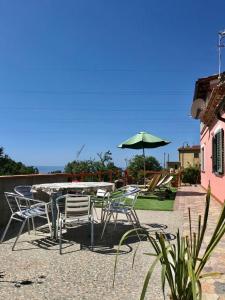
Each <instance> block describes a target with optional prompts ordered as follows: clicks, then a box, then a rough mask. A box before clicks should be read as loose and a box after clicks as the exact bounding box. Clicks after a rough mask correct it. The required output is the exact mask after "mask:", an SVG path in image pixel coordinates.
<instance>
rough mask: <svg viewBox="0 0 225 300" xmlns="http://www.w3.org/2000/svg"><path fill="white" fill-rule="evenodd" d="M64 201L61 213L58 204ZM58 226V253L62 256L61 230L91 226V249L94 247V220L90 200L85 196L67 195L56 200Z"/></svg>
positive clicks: (60, 207)
mask: <svg viewBox="0 0 225 300" xmlns="http://www.w3.org/2000/svg"><path fill="white" fill-rule="evenodd" d="M62 201H65V209H64V210H63V211H62V205H61V206H60V203H61V202H62ZM56 205H57V209H58V226H59V253H60V254H62V229H63V228H66V229H68V228H72V227H74V226H73V224H75V225H80V224H85V223H90V224H91V249H93V245H94V219H93V216H92V208H91V198H90V196H85V195H74V194H67V195H63V196H60V197H58V198H57V199H56Z"/></svg>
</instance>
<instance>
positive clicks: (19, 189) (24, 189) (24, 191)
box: [14, 185, 33, 198]
mask: <svg viewBox="0 0 225 300" xmlns="http://www.w3.org/2000/svg"><path fill="white" fill-rule="evenodd" d="M31 188H32V187H31V186H30V185H18V186H15V188H14V191H15V192H16V193H17V194H18V195H20V196H24V197H27V198H33V194H32V192H31Z"/></svg>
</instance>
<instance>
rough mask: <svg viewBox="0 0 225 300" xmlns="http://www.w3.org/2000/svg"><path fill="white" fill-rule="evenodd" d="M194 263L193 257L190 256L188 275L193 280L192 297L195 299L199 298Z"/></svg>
mask: <svg viewBox="0 0 225 300" xmlns="http://www.w3.org/2000/svg"><path fill="white" fill-rule="evenodd" d="M192 264H193V261H192V258H189V259H188V275H189V277H190V280H191V289H192V297H193V300H197V293H196V277H195V273H194V270H193V266H192Z"/></svg>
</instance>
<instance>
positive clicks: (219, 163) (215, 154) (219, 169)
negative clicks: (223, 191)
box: [212, 129, 224, 174]
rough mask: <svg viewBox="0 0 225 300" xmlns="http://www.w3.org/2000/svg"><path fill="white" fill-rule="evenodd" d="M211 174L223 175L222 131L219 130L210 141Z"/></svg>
mask: <svg viewBox="0 0 225 300" xmlns="http://www.w3.org/2000/svg"><path fill="white" fill-rule="evenodd" d="M212 165H213V172H215V173H219V174H223V173H224V130H223V129H221V130H219V131H218V132H217V133H216V134H215V136H214V137H213V141H212Z"/></svg>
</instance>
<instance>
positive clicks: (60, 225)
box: [59, 220, 62, 254]
mask: <svg viewBox="0 0 225 300" xmlns="http://www.w3.org/2000/svg"><path fill="white" fill-rule="evenodd" d="M59 253H60V254H62V220H60V222H59Z"/></svg>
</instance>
